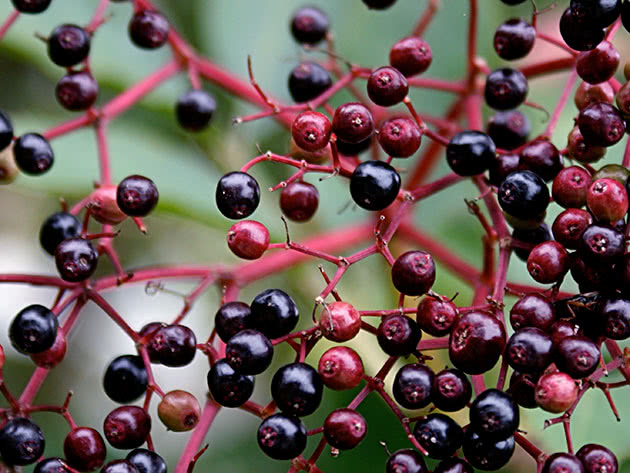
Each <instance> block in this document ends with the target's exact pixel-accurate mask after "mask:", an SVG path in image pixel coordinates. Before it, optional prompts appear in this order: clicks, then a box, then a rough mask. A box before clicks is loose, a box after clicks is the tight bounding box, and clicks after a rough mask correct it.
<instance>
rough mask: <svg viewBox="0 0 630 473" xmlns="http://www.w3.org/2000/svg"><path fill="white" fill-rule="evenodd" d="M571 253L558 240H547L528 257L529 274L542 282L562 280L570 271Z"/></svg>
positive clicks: (548, 282)
mask: <svg viewBox="0 0 630 473" xmlns="http://www.w3.org/2000/svg"><path fill="white" fill-rule="evenodd" d="M569 264H570V263H569V254H568V253H567V250H566V249H565V248H564V246H562V245H561V244H560V243H558V242H557V241H545V242H542V243H539V244H538V245H536V246H535V247H534V248H533V249H532V251H531V252H530V253H529V256H528V257H527V271H528V272H529V275H530V276H531V277H532V278H533V279H534V280H535V281H537V282H539V283H541V284H552V283H555V282H559V281H561V280H562V278H563V277H564V275H565V274H566V273H567V272H568V271H569Z"/></svg>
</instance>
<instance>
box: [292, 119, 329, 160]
mask: <svg viewBox="0 0 630 473" xmlns="http://www.w3.org/2000/svg"><path fill="white" fill-rule="evenodd" d="M331 130H332V126H331V124H330V120H328V117H327V116H326V115H324V114H323V113H319V112H314V111H311V110H307V111H306V112H302V113H300V114H299V115H298V116H297V117H295V120H293V125H291V136H292V137H293V139H294V140H295V144H297V145H298V146H299V147H300V148H302V149H304V150H306V151H318V150H320V149H322V148H324V147H325V146H326V145H328V142H329V141H330V133H331Z"/></svg>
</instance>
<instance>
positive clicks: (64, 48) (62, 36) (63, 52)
mask: <svg viewBox="0 0 630 473" xmlns="http://www.w3.org/2000/svg"><path fill="white" fill-rule="evenodd" d="M89 53H90V34H89V33H88V32H87V31H86V30H84V29H83V28H81V27H80V26H77V25H61V26H58V27H57V28H55V29H54V30H53V31H52V33H50V36H49V37H48V56H49V57H50V60H51V61H52V62H54V63H55V64H57V65H58V66H61V67H71V66H74V65H76V64H78V63H80V62H81V61H83V60H84V59H85V58H87V56H88V54H89Z"/></svg>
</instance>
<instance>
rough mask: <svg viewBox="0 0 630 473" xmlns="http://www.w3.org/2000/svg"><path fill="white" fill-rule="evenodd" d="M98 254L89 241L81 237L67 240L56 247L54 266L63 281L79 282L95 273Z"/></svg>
mask: <svg viewBox="0 0 630 473" xmlns="http://www.w3.org/2000/svg"><path fill="white" fill-rule="evenodd" d="M97 263H98V252H97V251H96V249H94V246H92V243H90V241H89V240H86V239H84V238H81V237H76V238H69V239H67V240H64V241H62V242H61V243H59V245H57V249H56V250H55V264H56V266H57V271H59V275H60V276H61V278H62V279H63V280H64V281H68V282H80V281H85V280H86V279H87V278H89V277H90V276H91V275H92V274H93V273H94V271H96V264H97Z"/></svg>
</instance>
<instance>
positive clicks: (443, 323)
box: [416, 296, 459, 337]
mask: <svg viewBox="0 0 630 473" xmlns="http://www.w3.org/2000/svg"><path fill="white" fill-rule="evenodd" d="M458 315H459V313H458V311H457V306H455V304H453V303H452V302H451V301H448V300H441V299H438V298H436V297H431V296H428V297H425V298H424V299H422V300H421V301H420V304H418V311H417V312H416V322H418V325H419V326H420V328H421V329H422V331H424V332H426V333H428V334H429V335H433V336H434V337H441V336H443V335H446V334H447V333H450V331H451V328H452V327H453V324H454V323H455V321H456V320H457V316H458Z"/></svg>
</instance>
